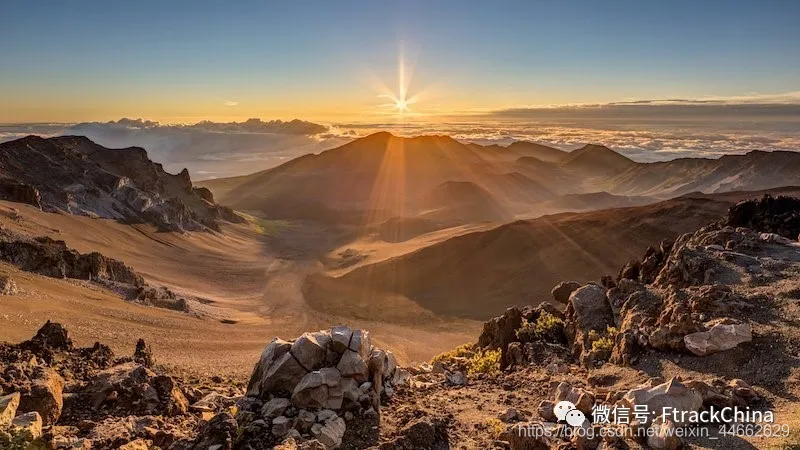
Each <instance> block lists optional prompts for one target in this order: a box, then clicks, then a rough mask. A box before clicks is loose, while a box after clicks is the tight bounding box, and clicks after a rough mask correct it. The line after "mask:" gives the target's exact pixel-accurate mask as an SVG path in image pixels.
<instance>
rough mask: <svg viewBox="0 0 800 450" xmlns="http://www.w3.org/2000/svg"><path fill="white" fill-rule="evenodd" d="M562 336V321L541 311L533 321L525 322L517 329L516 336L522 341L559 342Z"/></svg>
mask: <svg viewBox="0 0 800 450" xmlns="http://www.w3.org/2000/svg"><path fill="white" fill-rule="evenodd" d="M563 336H564V321H563V320H561V319H559V318H558V317H556V316H554V315H552V314H550V313H549V312H547V311H544V312H542V313H541V314H540V315H539V318H538V319H536V322H535V323H531V322H526V323H525V324H523V325H522V327H520V329H518V330H517V338H518V339H519V340H520V341H522V342H532V341H534V340H537V339H538V340H543V341H547V342H561V341H563Z"/></svg>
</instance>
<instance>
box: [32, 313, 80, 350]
mask: <svg viewBox="0 0 800 450" xmlns="http://www.w3.org/2000/svg"><path fill="white" fill-rule="evenodd" d="M23 347H25V348H32V347H39V348H42V347H43V348H48V349H51V350H65V351H69V350H72V349H73V346H72V339H70V338H69V335H68V333H67V329H66V328H64V327H63V326H62V325H61V324H60V323H54V322H50V321H49V320H48V321H47V323H45V324H44V325H43V326H42V328H40V329H39V331H37V332H36V335H35V336H34V337H33V338H32V339H31V340H30V341H26V342H24V343H23Z"/></svg>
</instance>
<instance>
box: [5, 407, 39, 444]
mask: <svg viewBox="0 0 800 450" xmlns="http://www.w3.org/2000/svg"><path fill="white" fill-rule="evenodd" d="M7 432H8V434H10V435H11V436H12V437H13V438H14V439H16V440H22V441H24V442H33V441H36V440H38V439H40V438H41V437H42V418H41V416H39V413H37V412H36V411H33V412H28V413H25V414H20V415H19V416H17V417H15V418H14V420H12V421H11V425H10V426H9V427H8V430H7ZM34 448H35V447H34Z"/></svg>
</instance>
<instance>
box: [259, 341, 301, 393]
mask: <svg viewBox="0 0 800 450" xmlns="http://www.w3.org/2000/svg"><path fill="white" fill-rule="evenodd" d="M307 373H308V372H307V371H306V369H305V368H304V367H303V366H301V365H300V364H298V362H297V360H295V359H294V357H292V355H291V353H289V352H287V353H285V354H284V355H283V356H281V357H280V358H278V360H277V361H276V362H275V363H273V364H272V365H270V366H269V367H268V368H267V369H266V371H265V372H264V376H263V378H262V381H261V383H260V385H261V389H260V393H261V394H260V395H261V397H264V396H265V395H266V394H268V393H270V392H276V391H288V392H291V391H293V390H294V388H295V386H297V384H298V383H299V382H300V380H302V379H303V377H304V376H306V374H307Z"/></svg>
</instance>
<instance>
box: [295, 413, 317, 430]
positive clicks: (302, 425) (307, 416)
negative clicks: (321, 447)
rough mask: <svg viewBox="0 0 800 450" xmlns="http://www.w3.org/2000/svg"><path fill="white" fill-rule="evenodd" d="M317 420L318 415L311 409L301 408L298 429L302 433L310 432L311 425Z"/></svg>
mask: <svg viewBox="0 0 800 450" xmlns="http://www.w3.org/2000/svg"><path fill="white" fill-rule="evenodd" d="M316 421H317V416H316V414H314V413H313V412H311V411H308V410H305V409H301V410H300V412H299V413H298V414H297V422H296V423H295V425H296V427H297V429H298V430H300V432H301V433H308V432H309V431H310V430H311V426H312V425H314V423H316Z"/></svg>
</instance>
